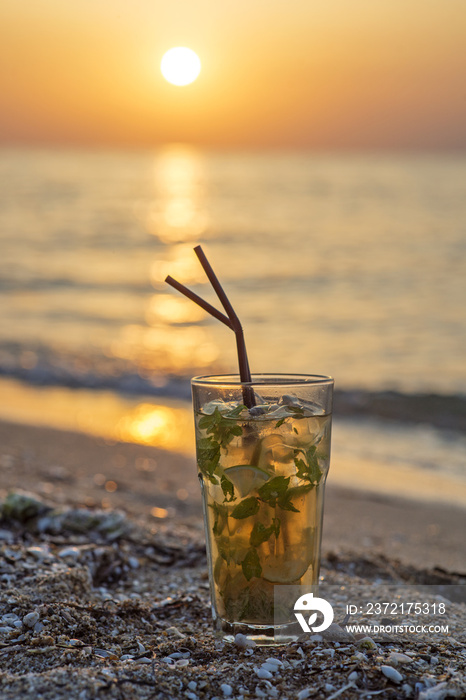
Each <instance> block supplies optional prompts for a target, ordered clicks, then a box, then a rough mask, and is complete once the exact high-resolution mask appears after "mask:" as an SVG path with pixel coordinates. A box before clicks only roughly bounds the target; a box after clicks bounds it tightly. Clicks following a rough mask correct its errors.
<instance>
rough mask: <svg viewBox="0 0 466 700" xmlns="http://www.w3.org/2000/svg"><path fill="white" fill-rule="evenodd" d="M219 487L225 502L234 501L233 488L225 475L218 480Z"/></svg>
mask: <svg viewBox="0 0 466 700" xmlns="http://www.w3.org/2000/svg"><path fill="white" fill-rule="evenodd" d="M220 486H221V487H222V491H223V495H224V496H225V499H224V500H225V501H226V502H227V503H231V501H236V496H235V487H234V486H233V484H232V482H231V481H230V479H227V477H226V476H225V475H223V476H222V478H221V479H220Z"/></svg>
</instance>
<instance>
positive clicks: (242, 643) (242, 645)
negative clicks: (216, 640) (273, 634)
mask: <svg viewBox="0 0 466 700" xmlns="http://www.w3.org/2000/svg"><path fill="white" fill-rule="evenodd" d="M235 644H236V646H237V647H238V648H239V649H248V648H249V647H255V646H256V643H255V642H253V641H252V639H248V638H247V637H246V636H245V635H244V634H237V635H236V636H235Z"/></svg>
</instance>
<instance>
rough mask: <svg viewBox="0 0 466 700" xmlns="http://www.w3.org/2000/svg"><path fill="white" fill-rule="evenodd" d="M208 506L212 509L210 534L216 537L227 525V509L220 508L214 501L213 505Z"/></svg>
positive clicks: (225, 507)
mask: <svg viewBox="0 0 466 700" xmlns="http://www.w3.org/2000/svg"><path fill="white" fill-rule="evenodd" d="M209 506H210V507H211V508H212V510H213V511H214V518H215V522H214V526H213V528H212V532H213V533H214V535H216V536H217V537H218V535H220V534H221V533H222V531H223V528H224V527H225V525H226V524H227V518H228V508H227V506H222V505H221V504H220V503H217V502H216V501H214V502H213V503H209Z"/></svg>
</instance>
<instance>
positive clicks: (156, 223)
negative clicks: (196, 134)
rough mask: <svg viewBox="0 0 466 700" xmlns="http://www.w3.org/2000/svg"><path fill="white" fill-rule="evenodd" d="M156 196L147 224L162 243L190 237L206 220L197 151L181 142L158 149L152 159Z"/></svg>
mask: <svg viewBox="0 0 466 700" xmlns="http://www.w3.org/2000/svg"><path fill="white" fill-rule="evenodd" d="M154 184H155V191H156V198H155V200H154V205H153V207H152V208H151V210H150V212H149V214H148V217H147V227H148V229H149V231H150V232H151V233H153V234H154V235H155V236H157V238H158V239H159V240H160V241H162V242H163V243H167V244H170V243H176V242H180V241H191V240H195V239H197V238H199V236H201V235H202V234H203V233H204V232H205V230H206V228H207V226H208V223H209V219H208V216H207V213H206V209H205V206H204V197H205V185H204V162H203V158H202V156H201V154H200V152H198V151H196V150H195V149H193V148H189V147H187V146H182V145H172V146H169V147H166V148H165V149H163V150H161V151H160V152H159V153H158V155H157V159H156V162H155V169H154Z"/></svg>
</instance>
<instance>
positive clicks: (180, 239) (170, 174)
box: [111, 145, 219, 381]
mask: <svg viewBox="0 0 466 700" xmlns="http://www.w3.org/2000/svg"><path fill="white" fill-rule="evenodd" d="M204 168H205V163H204V158H203V156H202V154H201V153H200V152H198V151H196V150H195V149H192V148H188V147H184V146H178V145H174V146H170V147H166V148H164V149H162V150H161V151H159V152H158V153H157V156H156V158H155V161H154V180H153V185H154V190H153V202H152V205H151V207H150V209H149V212H148V215H147V217H146V220H145V223H146V226H147V228H148V231H149V232H150V233H151V234H152V235H154V236H155V237H156V238H157V239H158V241H159V242H160V243H162V247H161V248H160V247H158V248H157V258H156V259H155V260H152V261H148V265H150V281H151V284H152V286H153V288H154V294H152V295H151V296H150V297H149V298H147V297H146V298H145V302H144V303H145V308H144V310H143V318H144V320H145V325H144V324H142V323H132V324H127V325H126V326H124V327H123V328H122V330H121V333H120V334H119V336H118V337H117V338H115V340H114V342H113V343H112V346H111V352H112V354H113V356H114V357H116V358H119V359H121V360H125V361H128V362H130V363H133V364H135V365H136V366H137V367H138V369H139V372H140V374H143V375H144V376H150V375H151V374H152V375H153V377H154V381H155V379H156V378H157V376H158V378H159V379H160V378H161V377H163V375H166V374H168V373H176V374H184V375H192V374H193V373H198V371H204V370H205V369H206V368H208V367H209V366H211V364H212V363H213V362H214V361H215V360H217V358H218V357H219V349H218V348H217V346H216V344H215V343H214V342H213V341H212V338H211V334H210V330H209V328H208V326H205V327H204V326H201V325H199V324H200V323H201V322H203V321H204V319H205V318H206V316H207V314H206V313H205V312H204V311H203V310H202V309H201V308H200V307H198V306H197V305H196V304H193V302H191V301H189V300H188V299H186V298H184V297H182V296H181V295H178V294H176V293H173V292H172V291H171V290H170V291H169V289H168V287H167V285H166V284H165V278H166V276H167V275H172V276H173V277H175V279H178V280H179V281H180V282H182V283H183V284H185V285H189V286H193V285H195V284H207V283H208V282H207V279H206V276H205V274H204V272H203V270H202V267H201V265H200V264H199V261H198V260H197V258H196V256H195V255H194V253H193V247H194V246H195V245H196V243H197V242H198V240H199V237H200V236H201V235H203V234H205V232H206V229H207V226H208V218H209V217H208V215H207V213H206V211H207V210H206V204H205V190H206V185H205V182H206V177H205V172H204Z"/></svg>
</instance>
